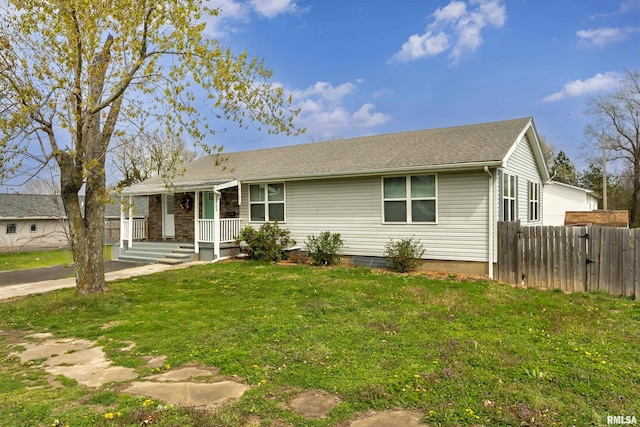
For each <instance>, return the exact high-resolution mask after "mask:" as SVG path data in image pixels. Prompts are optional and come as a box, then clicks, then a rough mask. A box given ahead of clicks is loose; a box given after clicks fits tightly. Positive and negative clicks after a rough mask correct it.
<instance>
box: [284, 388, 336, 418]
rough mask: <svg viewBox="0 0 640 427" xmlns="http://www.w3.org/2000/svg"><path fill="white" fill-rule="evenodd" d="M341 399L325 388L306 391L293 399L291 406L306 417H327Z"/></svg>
mask: <svg viewBox="0 0 640 427" xmlns="http://www.w3.org/2000/svg"><path fill="white" fill-rule="evenodd" d="M339 403H340V399H338V398H337V397H336V396H334V395H333V394H331V393H327V392H326V391H324V390H311V391H305V392H304V393H302V394H300V395H299V396H298V397H296V398H295V399H293V400H292V401H291V402H290V403H289V405H290V406H291V408H292V409H293V410H294V411H296V412H298V413H299V414H301V415H303V416H304V417H306V418H326V417H327V415H329V412H331V410H332V409H333V408H335V407H336V406H338V404H339Z"/></svg>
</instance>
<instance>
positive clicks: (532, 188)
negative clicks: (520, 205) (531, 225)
mask: <svg viewBox="0 0 640 427" xmlns="http://www.w3.org/2000/svg"><path fill="white" fill-rule="evenodd" d="M539 220H540V184H539V183H537V182H533V181H529V221H539Z"/></svg>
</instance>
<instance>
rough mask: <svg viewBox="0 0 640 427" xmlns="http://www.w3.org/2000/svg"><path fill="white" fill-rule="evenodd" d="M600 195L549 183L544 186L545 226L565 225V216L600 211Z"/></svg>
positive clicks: (571, 186) (552, 182)
mask: <svg viewBox="0 0 640 427" xmlns="http://www.w3.org/2000/svg"><path fill="white" fill-rule="evenodd" d="M598 199H599V197H598V195H597V194H596V193H594V192H593V191H591V190H586V189H584V188H579V187H575V186H573V185H569V184H564V183H562V182H555V181H549V182H546V183H545V184H544V202H545V204H544V209H543V218H544V225H564V220H565V214H566V213H567V212H572V211H573V212H575V211H594V210H596V209H598Z"/></svg>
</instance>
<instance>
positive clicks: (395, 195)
mask: <svg viewBox="0 0 640 427" xmlns="http://www.w3.org/2000/svg"><path fill="white" fill-rule="evenodd" d="M436 187H437V185H436V176H435V175H410V176H398V177H389V178H383V179H382V198H383V205H384V207H383V221H384V222H387V223H393V222H404V223H416V222H436V217H437V215H436V211H437V203H436V200H437V191H436Z"/></svg>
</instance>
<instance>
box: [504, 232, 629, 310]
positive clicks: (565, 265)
mask: <svg viewBox="0 0 640 427" xmlns="http://www.w3.org/2000/svg"><path fill="white" fill-rule="evenodd" d="M497 279H498V280H500V281H503V282H506V283H511V284H517V285H519V284H524V285H526V286H530V287H537V288H547V289H561V290H563V291H566V292H585V291H596V290H600V291H604V292H608V293H611V294H613V295H624V296H627V297H635V298H640V229H636V230H630V229H627V228H614V227H601V226H588V227H542V226H540V227H522V226H520V223H519V222H500V223H499V224H498V268H497Z"/></svg>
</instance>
